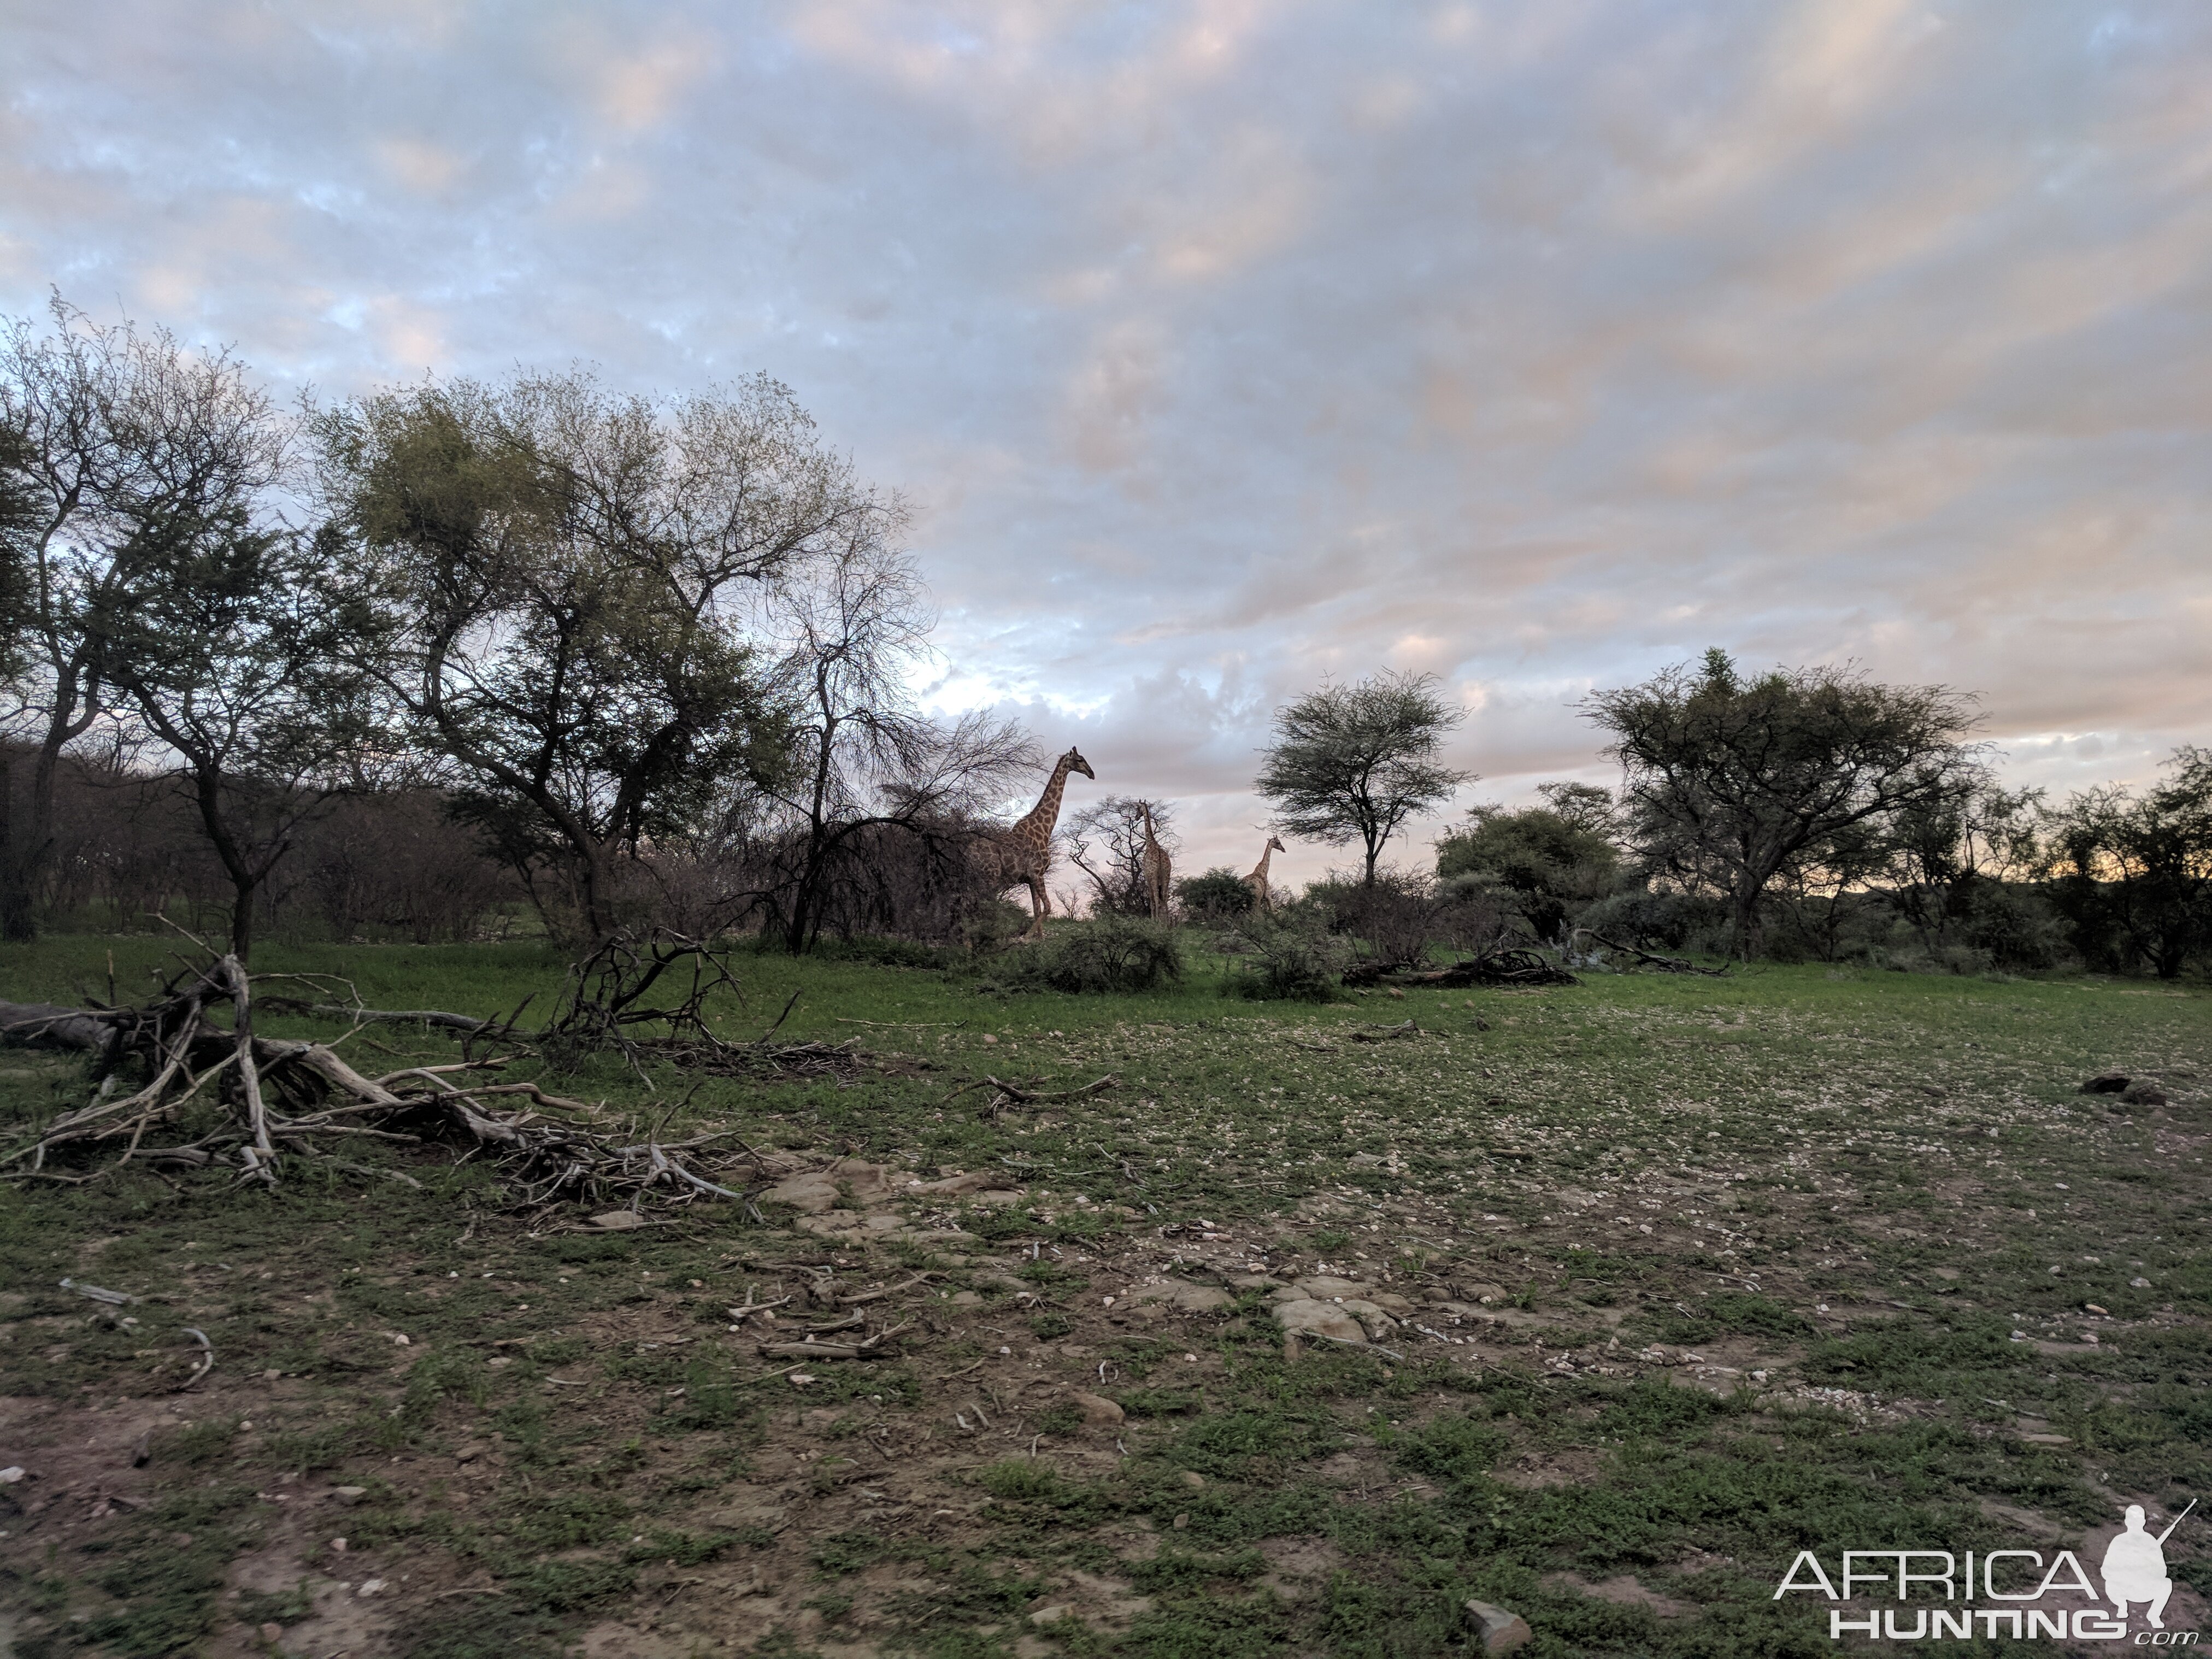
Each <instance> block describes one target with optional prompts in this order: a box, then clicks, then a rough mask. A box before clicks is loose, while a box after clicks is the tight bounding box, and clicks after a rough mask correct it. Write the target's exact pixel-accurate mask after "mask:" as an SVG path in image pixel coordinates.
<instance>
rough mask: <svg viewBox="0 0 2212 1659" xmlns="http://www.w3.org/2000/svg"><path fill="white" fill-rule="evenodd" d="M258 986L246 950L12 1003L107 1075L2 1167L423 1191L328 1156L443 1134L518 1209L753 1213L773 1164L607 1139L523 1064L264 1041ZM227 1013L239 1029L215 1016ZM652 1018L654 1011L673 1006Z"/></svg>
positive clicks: (10, 1028)
mask: <svg viewBox="0 0 2212 1659" xmlns="http://www.w3.org/2000/svg"><path fill="white" fill-rule="evenodd" d="M663 965H664V966H665V963H664V964H663ZM650 982H651V981H647V983H650ZM254 987H255V981H254V979H253V978H252V976H251V975H248V974H247V973H246V969H245V968H244V966H243V965H242V964H241V963H240V962H239V961H238V959H237V957H234V956H229V955H225V956H222V957H215V958H213V959H211V960H210V961H209V962H206V963H201V964H197V965H192V964H188V965H187V968H186V970H185V973H183V974H182V975H179V976H178V978H177V979H176V980H174V981H172V983H171V984H170V986H169V987H168V988H167V991H165V993H164V994H162V995H161V997H159V998H157V999H155V1000H154V1001H153V1002H151V1003H149V1004H147V1005H146V1006H143V1007H137V1008H100V1009H80V1010H68V1009H55V1008H52V1007H48V1006H38V1005H32V1006H24V1005H8V1006H7V1007H6V1008H5V1009H4V1010H0V1032H4V1035H5V1036H8V1037H9V1039H10V1040H13V1041H15V1042H44V1043H49V1044H52V1045H55V1046H59V1047H62V1048H76V1049H79V1050H81V1051H82V1050H89V1051H91V1052H94V1053H96V1054H99V1055H100V1061H99V1064H100V1069H101V1070H102V1072H103V1073H105V1075H104V1076H103V1077H102V1079H101V1086H100V1089H99V1091H97V1093H96V1094H95V1095H94V1098H93V1100H92V1102H91V1103H89V1104H88V1105H86V1106H83V1107H80V1108H77V1109H73V1110H70V1111H66V1112H64V1113H63V1114H61V1115H59V1116H58V1117H57V1118H55V1119H53V1120H52V1121H50V1122H49V1123H47V1124H46V1127H44V1128H43V1129H42V1130H40V1132H39V1133H37V1134H35V1135H34V1136H33V1137H31V1138H29V1139H25V1140H22V1141H19V1142H18V1143H17V1144H16V1145H15V1146H11V1147H8V1148H6V1149H5V1150H4V1151H0V1174H4V1175H6V1176H12V1177H15V1178H27V1177H32V1176H43V1177H45V1178H48V1179H68V1180H80V1179H87V1178H89V1177H88V1176H77V1175H72V1176H57V1175H55V1174H54V1173H53V1172H51V1171H48V1170H46V1168H45V1165H46V1163H47V1161H48V1160H49V1159H50V1158H57V1157H61V1156H69V1157H72V1158H83V1157H84V1156H85V1155H86V1154H92V1155H94V1156H98V1155H99V1154H100V1152H104V1151H105V1150H106V1147H108V1146H110V1145H119V1146H120V1152H119V1155H118V1157H117V1158H116V1159H115V1160H114V1161H115V1162H116V1163H122V1162H125V1161H128V1160H130V1159H132V1158H137V1159H140V1160H143V1161H145V1162H148V1163H153V1164H183V1165H185V1166H187V1167H197V1168H208V1167H210V1166H213V1165H216V1164H222V1165H228V1166H229V1167H231V1168H233V1169H234V1170H236V1171H237V1178H238V1179H239V1180H240V1181H250V1182H258V1183H259V1184H262V1185H266V1186H274V1185H276V1182H278V1181H279V1180H280V1178H281V1175H282V1171H283V1167H284V1164H286V1162H287V1161H288V1160H291V1159H300V1158H314V1159H317V1160H319V1162H321V1163H322V1164H324V1165H325V1167H328V1168H331V1169H335V1170H343V1171H345V1172H347V1173H352V1174H362V1175H368V1176H374V1177H379V1178H385V1179H392V1180H395V1181H398V1182H402V1183H404V1184H406V1185H409V1186H411V1187H417V1188H419V1186H420V1183H419V1182H416V1180H415V1179H414V1177H412V1176H407V1175H405V1174H403V1173H400V1172H398V1171H393V1170H372V1169H370V1168H368V1166H365V1165H362V1164H356V1163H353V1162H350V1161H349V1160H346V1159H344V1158H334V1157H331V1156H329V1155H328V1153H327V1152H326V1151H325V1148H326V1146H328V1144H329V1143H330V1142H332V1141H354V1142H356V1143H357V1142H358V1141H361V1140H363V1139H381V1140H387V1141H393V1142H399V1143H404V1144H421V1143H424V1142H434V1141H435V1142H441V1143H446V1144H459V1145H460V1146H464V1147H465V1148H468V1149H470V1150H471V1151H477V1150H482V1151H486V1152H491V1153H493V1154H495V1156H497V1157H498V1158H500V1159H501V1163H502V1164H503V1165H504V1167H505V1169H506V1170H507V1176H508V1196H509V1198H510V1200H513V1202H515V1203H518V1204H521V1205H530V1206H537V1205H543V1204H545V1203H547V1202H550V1201H551V1200H556V1199H567V1200H583V1201H586V1202H591V1203H595V1204H599V1205H605V1203H606V1201H607V1200H609V1199H611V1198H628V1199H631V1200H635V1199H636V1198H637V1197H639V1196H641V1195H642V1194H645V1193H647V1192H658V1193H659V1195H660V1196H661V1197H663V1198H664V1199H665V1200H666V1201H668V1202H671V1203H678V1204H680V1203H685V1202H690V1201H694V1200H700V1199H705V1198H712V1199H725V1200H732V1201H735V1202H737V1203H739V1204H741V1205H744V1206H746V1208H747V1210H748V1212H750V1213H755V1214H757V1212H754V1211H752V1210H751V1197H750V1192H749V1191H747V1190H746V1188H747V1186H748V1185H749V1184H751V1183H752V1182H753V1180H754V1178H757V1177H763V1176H767V1175H768V1174H769V1166H768V1164H767V1160H765V1159H763V1158H762V1157H761V1156H760V1155H759V1154H757V1153H755V1152H751V1151H750V1149H749V1148H745V1147H744V1145H743V1143H742V1142H739V1143H738V1145H737V1146H735V1147H731V1146H715V1145H713V1144H712V1143H713V1142H714V1141H715V1140H717V1139H721V1138H718V1137H711V1136H710V1137H696V1138H694V1139H690V1140H686V1141H680V1142H673V1143H668V1142H664V1141H663V1140H662V1139H661V1138H660V1136H659V1132H658V1131H657V1130H656V1131H653V1132H652V1133H647V1134H644V1135H642V1136H641V1135H639V1134H637V1133H635V1131H631V1132H629V1133H611V1132H610V1131H609V1130H608V1129H607V1128H605V1127H602V1126H600V1125H599V1124H597V1123H596V1122H594V1121H592V1118H593V1114H592V1109H590V1108H589V1107H587V1106H586V1104H585V1103H583V1102H581V1101H577V1100H570V1099H567V1098H564V1097H561V1096H558V1095H555V1094H552V1093H550V1092H548V1091H546V1090H545V1089H544V1088H542V1087H541V1086H539V1085H538V1084H536V1083H532V1082H526V1081H513V1082H510V1081H506V1080H503V1079H501V1078H500V1077H499V1076H498V1073H499V1071H500V1069H501V1067H502V1066H505V1065H506V1064H507V1062H508V1061H509V1060H512V1059H513V1058H514V1056H513V1055H506V1056H493V1057H486V1058H483V1059H475V1060H467V1061H464V1062H463V1063H461V1064H460V1065H458V1066H408V1067H404V1068H403V1069H401V1070H399V1071H396V1072H392V1073H387V1074H386V1075H385V1076H382V1077H375V1078H372V1077H368V1076H364V1075H363V1074H362V1073H360V1072H358V1071H356V1069H355V1068H354V1067H353V1066H351V1065H349V1063H348V1062H347V1061H346V1060H344V1059H343V1058H342V1057H340V1055H339V1054H337V1052H336V1051H335V1050H334V1049H333V1048H331V1046H330V1045H328V1044H326V1043H320V1042H289V1041H278V1040H274V1039H270V1038H266V1037H260V1036H256V1035H255V1033H254V1030H253V1014H254V1012H255V1006H256V996H255V990H254ZM695 988H696V987H695ZM616 1002H617V1006H615V1007H614V1008H613V1009H612V1011H611V1012H610V1013H609V1015H608V1018H610V1019H611V1021H612V1022H613V1023H614V1024H615V1025H616V1026H617V1027H619V1026H620V1025H621V1024H623V1021H624V1019H625V1018H628V1017H629V1015H632V1014H636V1015H637V1017H638V1018H647V1017H648V1016H647V1014H644V1013H640V1012H639V1011H638V1006H637V1001H636V999H635V997H629V998H627V999H623V998H617V1000H616ZM262 1006H263V1007H264V1010H265V1008H266V1007H267V1006H268V1003H267V1000H263V1002H262ZM339 1006H343V1005H339ZM226 1007H227V1009H228V1013H229V1023H228V1025H227V1026H226V1025H225V1024H222V1022H221V1021H219V1020H218V1019H217V1018H216V1013H217V1012H218V1011H221V1010H223V1009H225V1008H226ZM355 1012H358V1010H356V1011H355ZM652 1012H653V1016H655V1017H657V1015H658V1014H659V1013H665V1012H666V1011H665V1010H661V1011H652ZM694 1012H695V1013H696V1008H695V1010H694ZM356 1029H357V1027H356ZM699 1030H703V1027H700V1028H697V1029H690V1028H687V1029H686V1031H685V1035H686V1036H691V1037H696V1036H697V1035H698V1031H699ZM710 1040H711V1039H710ZM724 1046H727V1045H724ZM126 1064H135V1065H137V1066H142V1067H143V1069H144V1071H145V1072H146V1073H149V1079H148V1081H147V1082H146V1084H145V1085H144V1086H143V1087H141V1088H139V1089H137V1091H133V1092H130V1093H119V1092H118V1091H115V1090H114V1088H113V1086H112V1085H113V1082H114V1079H115V1077H116V1076H117V1075H118V1073H119V1070H120V1068H121V1067H122V1066H125V1065H126ZM155 1128H162V1129H169V1130H179V1129H181V1130H183V1131H185V1134H186V1137H187V1138H185V1139H181V1140H179V1141H178V1142H177V1143H176V1144H173V1145H161V1146H148V1145H146V1144H145V1143H146V1137H147V1135H148V1133H149V1130H153V1129H155ZM195 1131H196V1132H197V1133H194V1132H195ZM738 1171H742V1172H743V1174H742V1175H741V1176H740V1175H738V1174H737V1172H738ZM714 1176H723V1177H724V1178H723V1179H721V1180H717V1179H714V1178H713V1177H714ZM733 1177H734V1178H736V1179H737V1180H738V1184H737V1185H734V1186H733V1185H732V1184H729V1182H730V1180H731V1179H732V1178H733ZM762 1184H765V1183H764V1182H763V1183H762ZM88 1293H90V1292H89V1291H88ZM100 1299H103V1300H104V1299H106V1293H103V1294H102V1295H101V1297H100Z"/></svg>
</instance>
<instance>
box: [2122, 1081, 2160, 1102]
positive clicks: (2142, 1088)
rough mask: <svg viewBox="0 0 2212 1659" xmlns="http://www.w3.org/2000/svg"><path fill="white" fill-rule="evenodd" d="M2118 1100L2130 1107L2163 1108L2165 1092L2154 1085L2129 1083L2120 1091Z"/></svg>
mask: <svg viewBox="0 0 2212 1659" xmlns="http://www.w3.org/2000/svg"><path fill="white" fill-rule="evenodd" d="M2120 1099H2121V1101H2122V1103H2124V1104H2126V1105H2130V1106H2163V1105H2165V1104H2166V1091H2165V1090H2163V1089H2161V1088H2160V1087H2159V1086H2158V1085H2156V1084H2155V1083H2130V1085H2128V1086H2127V1087H2126V1088H2124V1089H2123V1090H2121V1091H2120Z"/></svg>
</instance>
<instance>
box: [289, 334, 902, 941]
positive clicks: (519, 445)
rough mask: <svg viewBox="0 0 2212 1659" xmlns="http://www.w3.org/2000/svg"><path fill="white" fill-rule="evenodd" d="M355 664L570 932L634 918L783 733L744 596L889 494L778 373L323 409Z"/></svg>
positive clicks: (437, 389) (865, 526)
mask: <svg viewBox="0 0 2212 1659" xmlns="http://www.w3.org/2000/svg"><path fill="white" fill-rule="evenodd" d="M313 431H314V434H315V435H316V438H317V440H318V442H319V449H320V453H321V456H322V462H323V476H324V480H325V491H326V495H327V497H328V499H329V501H331V507H332V509H333V522H334V523H335V524H336V525H337V526H341V527H342V530H343V538H344V541H345V543H346V544H347V546H348V550H349V556H350V557H351V559H352V561H353V562H354V566H355V568H356V569H357V571H358V577H357V579H356V581H355V583H354V586H353V592H352V599H351V603H350V605H349V626H351V628H352V629H353V630H354V632H355V634H356V637H357V638H358V639H359V640H360V641H361V649H360V657H359V659H360V660H361V661H362V663H363V664H364V665H367V666H368V667H370V668H371V669H372V670H373V671H374V672H375V673H376V674H377V675H378V676H379V678H380V680H381V682H382V684H384V685H385V686H386V688H387V690H389V692H390V693H391V695H392V696H393V697H394V698H395V699H397V701H398V702H399V704H400V705H401V706H402V707H403V708H404V710H405V711H406V713H407V714H408V716H409V717H410V720H411V722H412V724H413V726H414V729H415V732H416V734H417V738H418V740H419V741H421V742H422V743H423V744H426V745H427V746H428V747H429V748H430V749H432V750H435V752H436V753H437V754H439V755H440V756H441V757H443V759H444V761H445V762H446V763H447V775H448V777H449V778H450V780H451V781H452V782H453V784H454V785H455V787H457V789H458V791H459V800H460V807H461V811H463V812H464V814H465V816H466V817H469V818H470V819H471V821H472V822H474V823H477V824H479V825H480V826H482V827H483V829H485V830H486V831H487V832H488V834H489V836H490V838H491V839H492V841H493V842H494V844H495V845H496V846H497V847H498V848H500V850H501V853H502V854H503V855H504V856H506V857H507V859H508V860H510V861H511V862H512V863H513V866H514V867H515V868H516V869H517V871H518V872H520V873H521V875H522V876H523V878H524V879H525V880H526V882H527V883H528V884H529V885H530V888H531V890H532V894H533V896H536V898H537V899H538V903H539V906H540V908H541V910H542V911H543V912H544V914H545V915H547V917H548V920H549V923H550V924H551V925H552V926H553V927H554V928H555V930H556V932H557V933H575V934H580V935H581V936H583V937H585V938H586V939H600V938H604V937H605V936H606V935H607V934H608V933H611V932H612V931H613V930H614V929H615V928H616V927H617V926H618V925H619V924H620V920H621V917H620V907H619V903H618V901H617V869H616V866H617V861H618V860H622V859H623V858H624V857H625V856H626V855H634V854H636V853H637V852H638V850H639V849H640V848H642V847H644V846H647V845H648V844H650V843H652V842H655V841H657V840H663V839H675V838H679V837H681V836H683V835H684V834H685V833H687V832H688V831H690V830H691V829H695V828H696V826H697V825H698V823H699V822H700V820H701V818H702V815H704V814H706V813H708V811H710V810H711V809H712V808H713V806H714V805H715V804H716V802H717V800H718V798H719V796H720V793H721V792H722V790H723V789H724V787H725V786H726V782H727V781H728V780H729V778H731V777H732V775H737V774H739V773H750V774H751V775H755V776H756V777H760V776H766V775H769V774H770V773H771V772H772V771H773V769H774V766H773V762H774V757H775V753H776V751H777V749H778V743H779V734H778V730H777V726H776V720H775V714H774V711H773V710H772V708H770V699H769V696H767V693H766V690H765V687H764V686H763V665H761V663H760V662H759V661H758V660H757V653H755V652H754V650H753V649H752V647H750V645H749V644H748V643H747V641H746V640H745V638H744V634H743V630H742V627H741V617H742V613H743V611H744V605H745V599H746V593H745V590H747V589H748V588H750V587H752V586H754V585H756V584H758V585H763V586H769V585H774V584H776V583H779V582H781V581H784V580H788V579H790V578H792V577H793V575H794V574H795V573H796V572H798V571H799V569H801V568H804V567H806V566H808V565H810V564H813V563H818V562H821V561H823V560H825V559H826V560H834V559H835V558H836V556H838V554H839V552H840V550H842V548H844V547H845V546H847V545H848V544H849V543H850V542H851V540H852V539H853V538H856V537H857V538H860V539H862V540H866V538H868V537H869V536H870V535H872V534H875V533H877V532H876V530H874V529H873V528H872V526H881V525H882V524H884V522H885V521H886V520H888V519H889V518H890V517H891V516H893V515H894V514H895V510H896V508H895V503H892V502H890V501H886V500H885V499H884V498H883V497H881V496H879V495H877V494H876V493H875V492H873V491H872V490H870V489H866V487H864V486H862V485H861V484H860V483H858V482H856V481H855V479H854V477H853V474H852V471H851V469H850V467H849V466H848V465H847V464H846V463H845V462H844V461H843V460H842V459H840V458H839V457H837V456H836V455H835V454H833V453H830V452H829V451H828V450H827V449H825V448H824V447H823V446H822V445H821V444H820V443H819V442H818V441H817V439H816V437H815V435H814V430H813V423H812V422H811V420H809V419H808V417H807V416H806V415H805V412H804V411H803V410H800V409H799V406H798V404H796V403H795V401H793V398H792V396H791V393H790V392H789V391H788V390H787V388H785V387H783V386H780V385H778V384H776V383H775V382H774V381H772V380H768V379H766V378H765V377H762V378H757V379H755V380H750V381H747V382H744V384H742V385H740V386H737V387H735V388H732V389H730V390H727V391H725V392H717V393H714V394H710V395H706V396H701V397H696V398H686V399H681V400H677V401H672V402H654V401H652V400H649V399H646V398H636V397H625V396H621V395H618V394H616V393H614V392H611V391H609V390H608V389H607V388H605V387H604V386H601V385H599V383H598V382H597V381H596V380H593V379H592V377H591V376H590V375H588V374H582V373H570V374H553V375H544V374H527V375H523V376H520V377H519V378H517V379H515V380H512V381H509V382H507V383H505V384H503V385H498V386H491V385H485V384H483V383H479V382H475V381H469V380H454V381H451V382H448V383H447V384H444V385H442V386H427V387H422V388H419V389H415V390H410V391H406V392H386V393H381V394H379V395H376V396H373V397H370V398H363V399H362V400H359V401H357V402H356V403H353V404H348V405H346V406H344V407H342V408H339V409H337V410H330V411H327V412H325V413H323V414H321V415H319V416H317V417H316V418H315V419H314V421H313Z"/></svg>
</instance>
